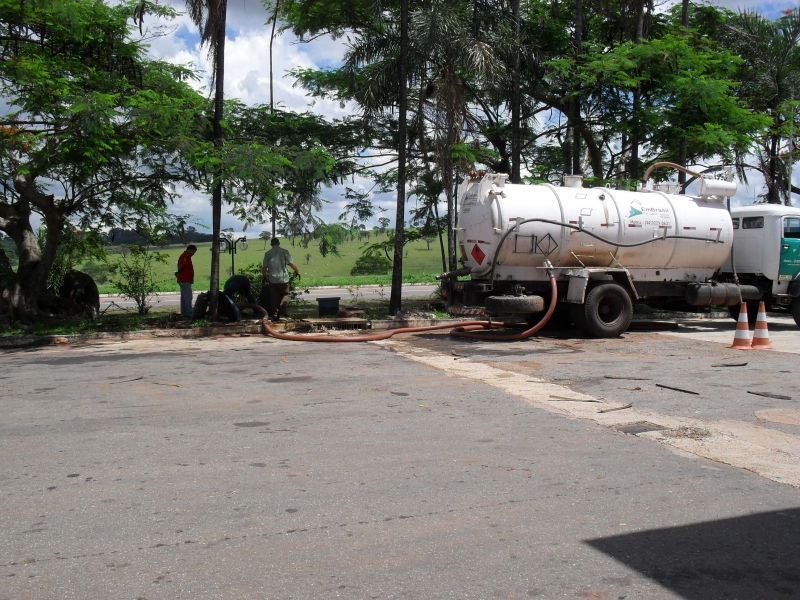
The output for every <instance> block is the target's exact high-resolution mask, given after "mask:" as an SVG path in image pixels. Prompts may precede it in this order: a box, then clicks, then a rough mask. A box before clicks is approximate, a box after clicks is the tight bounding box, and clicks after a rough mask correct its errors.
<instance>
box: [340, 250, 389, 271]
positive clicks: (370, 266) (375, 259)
mask: <svg viewBox="0 0 800 600" xmlns="http://www.w3.org/2000/svg"><path fill="white" fill-rule="evenodd" d="M391 269H392V263H391V261H389V260H388V259H386V258H384V257H383V256H378V255H375V254H372V255H367V254H362V255H361V256H359V257H358V258H357V259H356V264H355V266H354V267H353V268H352V269H350V275H385V274H386V272H387V271H390V270H391Z"/></svg>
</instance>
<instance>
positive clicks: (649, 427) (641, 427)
mask: <svg viewBox="0 0 800 600" xmlns="http://www.w3.org/2000/svg"><path fill="white" fill-rule="evenodd" d="M614 429H616V430H617V431H621V432H622V433H628V434H630V435H638V434H640V433H646V432H648V431H664V430H665V429H666V427H661V425H656V424H654V423H628V424H627V425H617V426H616V427H614Z"/></svg>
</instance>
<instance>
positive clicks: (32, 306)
mask: <svg viewBox="0 0 800 600" xmlns="http://www.w3.org/2000/svg"><path fill="white" fill-rule="evenodd" d="M35 179H36V175H35V174H33V173H29V174H27V175H17V176H16V177H15V179H14V188H15V190H16V191H17V193H18V194H19V199H18V200H17V202H15V203H13V204H7V205H2V206H0V230H2V231H4V232H5V233H6V234H7V235H8V236H9V237H10V238H11V240H12V241H13V242H14V245H15V246H16V248H17V255H18V257H19V263H18V266H17V272H16V273H14V274H13V275H12V276H11V280H10V281H9V282H8V285H7V287H6V290H5V291H4V292H3V299H4V300H5V303H6V304H7V306H8V309H9V311H10V313H11V316H12V318H14V319H19V320H21V321H28V320H29V319H30V317H32V316H36V315H38V314H39V307H38V301H39V296H41V294H42V293H43V292H44V290H45V287H46V285H47V276H48V275H49V274H50V268H51V267H52V265H53V261H54V260H55V257H56V252H57V251H58V246H59V244H60V243H61V236H62V231H63V229H64V216H63V215H61V214H60V213H59V212H58V211H57V210H56V208H55V203H54V200H53V196H52V195H48V194H43V193H42V192H40V191H39V190H37V189H36V186H35ZM32 205H34V206H36V207H37V208H38V209H39V210H40V211H41V213H42V214H43V216H44V221H45V225H46V226H47V235H46V237H45V247H44V249H41V248H40V247H39V242H38V240H37V239H36V232H35V231H34V230H33V227H32V226H31V220H30V218H31V206H32Z"/></svg>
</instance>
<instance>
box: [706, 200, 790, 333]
mask: <svg viewBox="0 0 800 600" xmlns="http://www.w3.org/2000/svg"><path fill="white" fill-rule="evenodd" d="M731 217H732V220H733V229H734V232H733V251H732V253H731V256H730V257H729V258H728V260H727V261H726V262H725V264H724V265H723V266H722V268H721V269H720V278H721V279H723V280H725V281H733V280H734V275H735V276H736V277H738V279H739V282H741V283H742V284H747V285H755V286H757V287H758V288H759V289H760V290H761V291H763V292H764V296H763V298H762V299H763V300H764V302H765V303H766V305H767V308H768V309H769V310H773V311H779V312H780V311H788V312H790V313H791V314H792V316H793V317H794V320H795V323H797V325H798V326H800V207H792V206H780V205H774V204H754V205H751V206H740V207H738V208H733V209H731ZM757 309H758V306H757V305H754V306H748V312H753V313H754V312H755V311H757ZM749 316H750V315H748V317H749Z"/></svg>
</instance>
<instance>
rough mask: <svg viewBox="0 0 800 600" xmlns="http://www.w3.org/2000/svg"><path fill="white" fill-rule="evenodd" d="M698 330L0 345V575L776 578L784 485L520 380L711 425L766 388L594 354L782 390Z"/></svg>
mask: <svg viewBox="0 0 800 600" xmlns="http://www.w3.org/2000/svg"><path fill="white" fill-rule="evenodd" d="M595 342H596V343H595ZM626 346H627V347H626ZM659 346H661V347H662V350H660V351H659V350H658V348H659ZM717 348H718V345H717V344H713V343H709V342H704V341H697V340H693V339H688V338H667V337H665V336H659V335H655V334H635V333H634V334H627V335H626V336H625V337H624V338H622V339H621V340H619V341H615V343H609V341H594V340H591V341H584V340H581V339H577V338H575V337H574V336H572V337H570V336H569V335H556V336H554V337H550V338H545V339H542V340H539V341H529V342H521V343H515V344H507V343H501V344H497V345H489V344H487V343H484V342H470V341H464V340H459V341H454V340H450V339H448V338H447V337H446V336H444V335H439V334H431V335H423V336H416V337H409V336H404V337H403V338H402V339H398V340H396V341H394V342H392V343H385V344H363V345H361V344H355V345H345V347H342V346H341V345H337V346H336V347H335V348H332V347H331V346H328V345H324V344H303V343H299V342H282V341H278V340H274V339H270V338H263V337H259V336H252V337H243V338H233V339H205V340H170V341H163V342H161V341H159V342H154V341H147V342H128V343H109V344H102V345H95V346H85V347H73V348H59V347H54V348H46V349H39V350H26V351H7V352H3V353H2V354H0V360H2V361H3V365H4V369H3V372H2V374H1V375H0V392H1V393H2V396H3V407H4V419H3V422H2V424H0V432H2V435H0V456H2V458H3V460H2V462H0V481H2V483H3V493H4V501H3V502H2V504H0V531H2V536H0V576H2V578H3V585H2V586H0V598H25V597H31V598H33V597H35V598H88V597H91V598H94V597H102V598H149V599H156V598H212V597H240V598H380V599H389V598H453V599H455V598H464V599H467V598H481V599H482V598H597V599H619V598H628V599H632V598H688V599H697V600H700V599H705V598H723V597H725V598H742V599H749V598H791V597H797V596H798V595H800V581H798V578H797V573H798V568H797V567H798V559H797V557H798V556H800V508H799V507H800V493H799V492H798V489H797V488H794V487H791V486H789V485H786V484H784V483H778V482H776V481H774V480H770V479H768V478H767V477H765V476H759V475H756V474H754V473H753V472H750V471H748V470H746V469H744V468H737V467H731V466H728V465H727V464H725V463H723V462H720V461H712V460H708V459H706V458H702V457H701V456H700V455H698V454H697V453H694V452H691V451H687V450H684V449H681V448H678V447H670V446H667V445H665V444H663V443H659V442H658V441H654V440H652V439H647V437H646V435H647V434H628V433H624V432H623V431H621V430H618V429H614V428H613V427H612V426H611V425H612V424H611V423H601V422H599V420H592V419H588V418H584V416H581V415H579V414H575V413H572V412H570V411H568V410H561V409H558V410H553V409H552V408H547V407H545V406H544V405H543V403H544V399H543V398H540V396H542V395H546V397H547V401H548V402H549V401H550V400H555V399H552V398H550V396H558V395H561V396H564V397H569V396H571V395H573V396H581V395H586V396H592V397H594V396H601V397H602V398H601V401H602V402H603V403H605V404H608V405H614V406H616V405H619V404H621V403H623V402H626V401H627V397H626V396H625V394H640V397H641V398H648V400H646V401H645V400H644V399H642V400H639V401H637V404H639V403H643V404H642V406H641V408H642V409H643V410H647V411H650V412H658V413H664V414H670V415H674V416H678V417H681V418H682V417H683V416H689V415H692V416H693V415H694V414H695V413H694V411H696V410H701V411H712V412H711V413H709V414H701V415H700V417H703V418H707V419H708V421H709V423H712V422H713V421H721V420H732V419H733V420H745V417H746V416H747V415H748V414H749V413H748V411H750V410H752V409H754V408H756V407H755V405H754V406H751V407H748V406H747V405H746V400H747V399H752V400H753V401H754V402H755V401H758V402H762V401H765V402H775V403H778V402H779V401H778V400H777V399H769V398H763V397H756V396H751V397H750V398H747V395H745V396H744V399H742V398H739V397H738V396H737V397H736V398H735V399H734V402H733V404H730V403H729V402H728V398H729V397H730V396H731V391H730V390H728V389H725V390H724V392H723V393H722V394H715V393H713V391H714V390H715V389H717V388H718V385H715V384H714V382H713V381H708V383H707V385H708V386H709V387H708V392H707V391H706V389H705V388H704V389H701V390H700V391H701V394H700V395H699V396H698V397H695V396H687V395H683V396H680V397H679V396H677V394H679V392H670V391H664V394H675V395H674V396H666V395H665V396H662V397H660V396H658V395H657V394H658V393H660V392H655V386H653V385H652V384H651V383H649V382H647V381H628V382H624V381H623V380H618V379H605V378H604V377H603V375H605V374H612V375H615V374H616V375H630V376H633V375H634V374H635V373H639V374H640V376H649V377H651V378H655V377H656V375H657V376H658V377H661V376H663V377H666V379H664V381H665V382H672V383H675V381H674V380H673V378H674V377H680V378H681V380H680V381H679V382H678V383H679V384H681V385H683V386H684V387H687V388H688V387H689V386H690V385H695V384H696V383H697V382H699V381H702V380H704V379H706V378H708V377H709V371H710V370H712V369H713V368H718V369H727V371H725V372H724V373H725V374H724V375H719V376H718V377H723V378H724V379H723V381H727V383H728V384H730V385H734V384H735V382H736V381H737V380H739V379H741V381H742V382H743V383H744V382H745V381H746V380H747V379H748V378H749V377H752V376H753V375H754V374H756V375H758V376H759V377H761V378H762V379H763V380H764V383H765V384H766V383H767V382H769V381H774V380H775V379H776V378H777V377H779V376H784V377H787V381H786V385H787V386H788V387H789V388H792V390H794V389H797V381H796V378H797V376H798V375H797V374H798V373H800V370H798V369H797V368H796V367H797V366H798V365H797V360H798V359H797V357H796V355H794V354H782V353H771V354H766V353H759V354H758V356H759V358H758V364H757V365H755V368H756V369H760V371H761V372H760V373H758V372H756V373H754V372H752V370H751V371H749V372H747V373H745V374H739V373H740V372H739V371H737V370H736V368H733V367H730V368H726V367H711V364H712V363H711V362H710V361H711V360H716V359H715V358H713V356H715V354H714V353H715V352H717V350H716V349H717ZM657 352H660V354H659V356H662V357H663V358H664V360H663V361H655V362H652V361H654V359H652V358H651V355H653V354H654V353H657ZM731 352H732V351H731ZM669 355H675V356H669ZM702 356H705V358H703V362H702V365H701V364H700V363H698V362H697V358H698V357H702ZM751 356H755V353H748V359H750V360H754V359H751V358H750V357H751ZM689 357H692V358H691V359H690V358H689ZM726 357H727V354H726ZM764 357H766V358H764ZM778 359H782V360H778ZM706 360H708V361H709V365H705V361H706ZM598 361H599V362H598ZM761 361H764V362H761ZM448 362H449V363H454V364H461V366H462V367H463V368H461V369H460V370H447V369H445V368H444V367H443V365H445V364H446V363H448ZM462 363H463V364H462ZM560 363H564V364H560ZM651 363H652V364H651ZM781 363H785V364H784V365H783V367H782V368H778V367H779V366H780V365H781ZM701 366H702V368H700V367H701ZM612 367H613V368H615V369H616V370H614V371H609V369H611V368H612ZM745 368H746V367H745ZM481 369H484V370H481ZM491 369H494V370H491ZM559 369H560V371H559ZM646 369H650V371H649V372H648V371H646ZM773 369H774V370H775V371H776V373H775V374H773V373H772V370H773ZM607 371H608V373H607ZM778 371H789V373H788V374H783V373H780V375H778ZM592 372H594V373H595V374H594V375H591V373H592ZM643 372H644V373H645V375H641V374H642V373H643ZM598 374H599V377H598ZM671 374H674V375H671ZM489 375H490V376H489ZM517 375H522V376H523V379H524V380H525V381H523V382H522V383H526V381H528V380H529V381H531V382H532V383H531V384H528V385H529V387H515V386H516V384H517V379H515V377H516V376H517ZM559 379H560V380H559ZM537 380H538V381H537ZM557 380H559V381H557ZM504 381H508V382H512V383H513V385H505V387H504V384H503V382H504ZM658 381H661V379H658ZM653 382H654V383H655V382H656V381H655V379H653ZM634 384H636V385H634ZM602 385H607V386H608V388H603V389H600V388H599V387H596V386H602ZM626 387H627V388H634V387H639V388H645V387H648V388H650V391H647V392H646V391H643V390H641V389H640V390H638V391H631V390H626V389H625V388H626ZM676 387H677V386H676ZM764 389H766V388H764ZM769 389H770V390H772V391H783V392H785V391H786V390H785V389H784V388H781V389H779V390H778V389H775V390H773V389H772V388H769ZM792 390H790V391H789V393H788V394H786V395H789V396H796V393H794V392H793V391H792ZM695 391H696V390H695ZM783 402H793V403H791V404H789V406H796V398H793V399H792V401H783ZM551 404H553V405H557V406H561V405H562V404H563V402H559V401H557V400H555V401H553V402H551ZM572 404H575V403H572ZM584 404H586V405H591V404H593V403H584ZM725 405H729V406H727V408H725V409H724V410H723V411H722V412H719V413H718V414H714V413H713V410H715V408H716V410H720V409H721V408H722V407H724V406H725ZM759 406H760V405H759ZM770 406H772V405H771V404H770ZM637 408H639V407H638V406H637ZM681 411H683V412H681ZM624 412H625V411H617V412H616V414H617V415H622V414H623V413H624ZM684 413H685V414H684ZM607 414H610V415H613V414H615V413H607ZM692 418H694V417H692ZM752 418H753V419H756V417H752ZM764 423H765V424H766V425H765V426H767V427H769V428H770V429H772V430H773V431H777V432H779V433H785V434H787V435H796V434H797V428H796V427H795V429H792V426H791V425H786V424H769V423H767V422H764ZM792 432H793V433H792ZM695 435H696V436H699V438H700V440H698V441H699V442H702V432H695Z"/></svg>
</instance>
